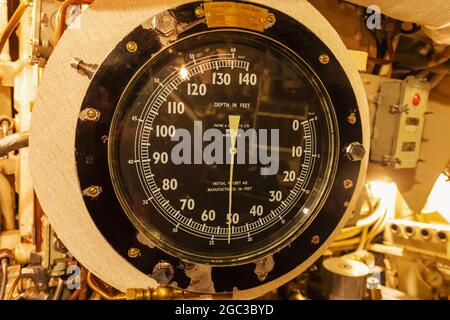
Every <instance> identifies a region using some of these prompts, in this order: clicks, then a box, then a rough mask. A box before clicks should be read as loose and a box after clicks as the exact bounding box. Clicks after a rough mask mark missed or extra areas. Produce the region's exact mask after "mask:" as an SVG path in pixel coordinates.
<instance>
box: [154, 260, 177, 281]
mask: <svg viewBox="0 0 450 320" xmlns="http://www.w3.org/2000/svg"><path fill="white" fill-rule="evenodd" d="M174 272H175V271H174V268H173V266H172V265H171V264H170V263H169V262H166V261H160V262H158V263H157V264H156V265H155V267H154V268H153V272H152V278H153V279H155V280H156V281H158V283H160V284H163V285H168V284H169V283H170V281H172V279H173V275H174Z"/></svg>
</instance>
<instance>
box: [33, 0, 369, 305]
mask: <svg viewBox="0 0 450 320" xmlns="http://www.w3.org/2000/svg"><path fill="white" fill-rule="evenodd" d="M184 2H186V1H183V0H115V1H110V0H97V1H95V3H94V4H93V5H92V6H91V7H90V8H89V9H88V10H87V11H86V12H85V13H84V14H83V15H82V16H81V28H80V29H79V30H69V31H67V32H66V33H65V35H64V36H63V38H62V40H61V41H60V44H59V45H58V47H57V48H56V50H55V52H54V54H53V55H52V57H51V59H50V61H49V63H48V65H47V67H46V70H45V72H44V76H43V80H42V83H41V86H40V89H39V97H38V102H37V106H36V108H35V110H34V114H33V122H32V129H31V170H32V177H33V181H34V186H35V189H36V193H37V195H38V197H39V199H40V202H41V204H42V207H43V209H44V211H45V212H46V214H47V215H48V216H49V218H50V221H51V223H52V225H53V227H54V229H55V231H56V232H57V233H58V235H59V237H60V238H61V240H62V241H63V242H64V243H65V244H66V246H67V247H68V248H69V249H70V251H71V252H72V253H73V254H74V255H75V257H76V258H77V259H78V260H79V261H80V262H81V263H82V264H83V265H85V266H86V267H87V268H88V269H90V270H91V271H92V272H93V273H94V274H96V275H97V276H98V277H100V278H101V279H103V280H104V281H106V282H107V283H109V284H110V285H112V286H114V287H116V288H118V289H119V290H122V291H124V290H126V289H127V288H142V287H154V286H156V283H155V282H154V281H153V280H152V279H150V278H149V277H148V276H146V275H145V274H143V273H141V272H140V271H138V270H137V269H135V268H134V267H133V266H131V265H130V264H129V263H128V262H127V261H125V260H124V259H123V258H122V257H121V256H120V255H118V254H117V253H116V252H115V251H114V250H113V249H112V247H111V246H110V245H109V244H108V243H107V242H106V240H105V239H104V238H103V237H102V235H101V234H100V233H99V231H98V230H97V228H96V226H95V225H94V223H93V221H92V220H91V218H90V216H89V213H88V212H87V209H86V207H85V205H84V202H83V196H82V194H81V191H80V187H79V183H78V177H77V172H76V163H75V151H74V144H75V130H76V124H77V118H78V114H79V111H80V106H81V103H82V100H83V97H84V95H85V93H86V89H87V87H88V85H89V81H88V79H87V78H84V77H81V76H79V75H78V74H77V73H76V72H75V71H74V70H72V69H71V68H70V66H69V64H70V61H71V59H72V58H73V57H79V58H81V59H83V60H85V61H87V62H90V63H100V62H101V61H102V60H103V59H104V58H105V57H106V56H107V54H108V53H109V52H110V51H111V50H112V49H113V47H114V46H115V44H116V43H118V42H119V41H120V40H121V39H122V38H123V37H124V36H125V35H126V34H127V33H129V32H130V31H131V30H132V29H134V28H135V27H136V26H137V25H139V24H140V23H142V22H143V21H144V20H146V19H148V18H149V17H151V16H152V15H154V14H156V13H158V12H160V11H163V10H165V9H167V8H171V7H174V6H177V5H179V4H182V3H184ZM255 2H258V3H262V4H265V5H268V6H272V7H274V8H277V9H278V10H281V11H283V12H285V13H287V14H289V15H291V16H293V17H295V18H296V19H298V20H299V21H301V22H302V23H303V24H305V25H306V26H307V27H309V28H310V29H312V30H313V31H314V32H315V33H316V34H317V35H318V36H319V37H320V38H321V39H322V40H323V41H324V42H325V43H327V44H328V46H329V47H330V48H332V50H333V51H334V52H335V54H336V56H337V57H338V59H339V60H340V62H341V64H342V65H343V67H344V69H345V70H346V71H347V73H348V75H349V78H350V80H351V83H352V85H353V87H354V89H355V92H356V93H357V97H358V103H359V105H360V107H361V113H362V116H363V126H364V128H365V129H366V132H365V135H364V144H365V146H366V148H367V150H369V140H368V139H369V136H370V135H369V128H370V127H369V119H368V111H367V101H366V97H365V93H364V89H363V86H362V83H361V81H360V78H359V75H358V73H357V70H356V67H355V66H354V65H353V63H352V61H351V60H350V56H349V54H348V52H347V50H346V48H345V47H344V45H343V43H342V42H341V40H340V39H339V36H338V35H337V33H336V32H335V31H334V30H333V29H332V28H331V26H330V25H329V24H328V22H327V21H326V20H325V19H324V18H323V17H322V16H321V15H320V14H319V13H318V12H317V11H316V10H315V9H314V8H313V7H312V6H311V5H310V4H309V3H308V2H306V1H304V0H283V1H270V0H259V1H255ZM366 167H367V157H366V158H365V160H364V163H363V168H362V170H361V176H360V179H359V181H358V183H357V190H361V188H362V186H363V181H364V176H365V169H366ZM355 202H356V197H354V199H353V200H352V201H351V204H350V206H349V210H348V212H347V215H349V214H350V212H351V211H352V208H353V206H354V204H355ZM343 224H344V221H342V223H341V225H340V226H339V228H337V230H336V231H335V233H334V234H333V236H332V237H331V238H330V239H329V241H328V242H327V243H324V244H323V245H322V247H321V250H319V251H318V252H317V253H316V254H315V255H314V256H313V257H311V258H310V260H309V261H307V262H305V263H304V264H303V265H301V266H299V267H298V268H296V269H295V270H293V271H292V272H290V273H289V274H287V275H286V276H284V277H283V278H282V279H279V280H277V281H274V282H271V283H268V284H266V285H264V286H261V287H258V288H255V289H252V290H247V291H243V292H236V294H235V297H236V298H253V297H256V296H259V295H261V294H263V293H265V292H267V291H270V290H273V289H275V288H276V287H278V286H279V285H281V284H283V283H285V282H287V281H289V280H291V279H293V278H294V277H296V276H297V275H298V273H299V272H301V271H302V270H304V269H305V268H306V267H307V265H309V264H310V263H311V262H312V261H314V260H316V259H317V258H319V257H320V253H321V251H323V250H324V249H325V247H327V245H328V244H329V242H330V241H331V240H332V238H334V237H335V236H337V234H338V232H339V229H340V228H341V227H343ZM149 272H150V270H149Z"/></svg>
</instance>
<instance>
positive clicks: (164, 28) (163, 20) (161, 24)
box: [154, 12, 176, 36]
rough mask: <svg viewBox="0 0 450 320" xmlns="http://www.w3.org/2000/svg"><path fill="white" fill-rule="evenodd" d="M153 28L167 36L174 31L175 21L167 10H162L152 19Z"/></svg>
mask: <svg viewBox="0 0 450 320" xmlns="http://www.w3.org/2000/svg"><path fill="white" fill-rule="evenodd" d="M154 27H155V30H156V31H158V32H159V33H161V34H162V35H163V36H168V35H170V34H172V32H174V31H175V28H176V22H175V18H174V17H173V16H172V15H171V14H170V13H169V12H163V13H161V14H160V15H158V16H156V18H155V20H154Z"/></svg>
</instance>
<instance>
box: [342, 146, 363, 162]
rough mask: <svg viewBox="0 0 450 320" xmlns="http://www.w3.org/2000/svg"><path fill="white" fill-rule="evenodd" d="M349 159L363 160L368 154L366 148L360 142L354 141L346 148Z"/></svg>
mask: <svg viewBox="0 0 450 320" xmlns="http://www.w3.org/2000/svg"><path fill="white" fill-rule="evenodd" d="M345 152H346V156H347V159H348V160H350V161H361V160H362V159H363V158H364V155H365V154H366V149H365V148H364V146H363V145H362V144H361V143H359V142H353V143H351V144H349V145H348V147H347V148H345Z"/></svg>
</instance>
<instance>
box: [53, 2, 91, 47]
mask: <svg viewBox="0 0 450 320" xmlns="http://www.w3.org/2000/svg"><path fill="white" fill-rule="evenodd" d="M93 2H94V0H66V1H64V3H63V4H62V5H61V7H60V8H59V10H58V15H57V16H56V21H57V24H56V31H55V39H54V44H53V45H54V46H56V44H57V43H58V42H59V39H61V37H62V35H63V33H64V31H65V30H66V28H65V26H66V14H67V9H68V8H69V7H70V6H73V5H82V4H92V3H93Z"/></svg>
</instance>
